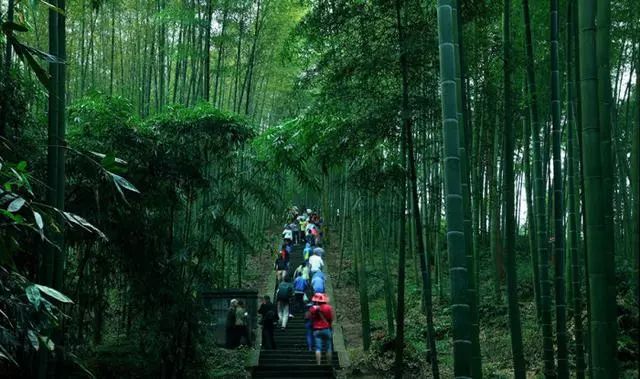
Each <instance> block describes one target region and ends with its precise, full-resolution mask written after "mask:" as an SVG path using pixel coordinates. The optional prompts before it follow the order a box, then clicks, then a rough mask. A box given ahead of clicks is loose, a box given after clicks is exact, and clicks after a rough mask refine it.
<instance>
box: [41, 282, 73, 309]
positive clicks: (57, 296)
mask: <svg viewBox="0 0 640 379" xmlns="http://www.w3.org/2000/svg"><path fill="white" fill-rule="evenodd" d="M35 286H36V287H37V288H38V289H39V290H40V291H42V292H44V293H45V294H47V295H49V296H51V297H52V298H54V299H56V300H58V301H60V302H62V303H68V304H73V301H72V300H71V299H70V298H68V297H67V296H66V295H64V294H62V293H61V292H59V291H57V290H55V289H53V288H51V287H47V286H43V285H41V284H36V285H35Z"/></svg>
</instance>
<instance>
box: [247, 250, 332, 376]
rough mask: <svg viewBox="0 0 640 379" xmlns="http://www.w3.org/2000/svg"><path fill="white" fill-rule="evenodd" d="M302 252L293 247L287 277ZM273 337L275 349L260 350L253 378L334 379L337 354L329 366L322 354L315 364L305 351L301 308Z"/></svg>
mask: <svg viewBox="0 0 640 379" xmlns="http://www.w3.org/2000/svg"><path fill="white" fill-rule="evenodd" d="M302 250H303V246H302V245H298V246H294V248H293V252H292V253H291V257H290V267H291V270H290V272H289V274H291V275H292V274H293V271H295V268H296V267H298V266H299V265H301V264H302V262H303V257H302ZM274 292H275V291H274ZM274 298H275V296H274ZM274 335H275V340H276V350H264V349H263V350H261V351H260V358H259V360H258V366H257V367H255V369H254V371H253V377H254V378H280V379H286V378H292V379H293V378H297V379H299V378H335V372H334V368H337V367H338V366H339V363H338V355H337V354H336V353H335V352H334V353H333V356H332V365H329V364H327V362H326V354H324V353H323V354H322V360H323V361H322V364H321V365H317V364H316V359H315V353H314V352H311V351H308V350H307V340H306V329H305V327H304V312H303V311H302V310H301V309H300V310H296V311H295V312H293V318H289V322H288V323H287V328H286V329H285V330H281V329H280V328H276V329H275V333H274Z"/></svg>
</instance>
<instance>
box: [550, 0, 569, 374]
mask: <svg viewBox="0 0 640 379" xmlns="http://www.w3.org/2000/svg"><path fill="white" fill-rule="evenodd" d="M558 8H559V6H558V0H551V38H550V40H551V44H550V45H551V49H550V50H551V51H550V55H551V120H552V151H553V154H552V155H553V218H554V238H553V251H554V260H555V286H554V288H555V296H556V307H555V308H556V337H557V349H558V377H559V378H560V379H564V378H568V377H569V361H568V352H567V324H566V323H567V313H566V300H565V279H564V274H565V272H564V266H565V263H564V260H565V255H564V225H563V218H564V205H563V203H562V202H563V189H562V161H561V160H562V158H561V155H560V144H561V142H562V130H561V126H560V116H561V115H560V69H559V67H560V62H559V54H558V50H559V49H558V45H559V40H558V35H559V23H560V19H559V17H558V13H559V9H558Z"/></svg>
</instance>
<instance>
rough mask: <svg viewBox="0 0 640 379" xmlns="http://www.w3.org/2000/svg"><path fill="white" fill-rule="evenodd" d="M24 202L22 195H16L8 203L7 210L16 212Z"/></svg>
mask: <svg viewBox="0 0 640 379" xmlns="http://www.w3.org/2000/svg"><path fill="white" fill-rule="evenodd" d="M25 202H26V200H25V199H23V198H22V197H17V198H15V199H14V200H13V201H12V202H11V203H9V206H8V207H7V210H8V211H9V212H11V213H15V212H18V211H19V210H20V209H21V208H22V206H23V205H24V203H25Z"/></svg>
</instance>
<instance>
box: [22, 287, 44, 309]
mask: <svg viewBox="0 0 640 379" xmlns="http://www.w3.org/2000/svg"><path fill="white" fill-rule="evenodd" d="M24 292H25V293H26V294H27V300H29V302H30V303H31V304H33V306H34V307H36V309H37V308H39V307H40V300H42V298H41V296H40V291H39V290H38V288H37V287H36V286H34V285H30V286H28V287H27V288H25V289H24Z"/></svg>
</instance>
